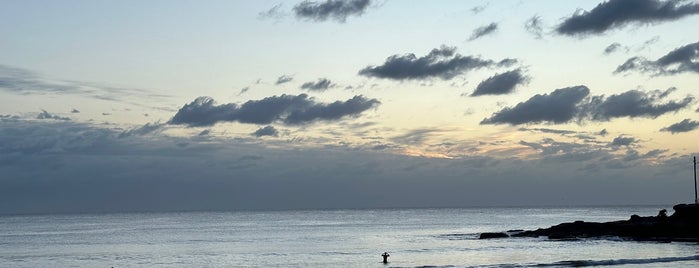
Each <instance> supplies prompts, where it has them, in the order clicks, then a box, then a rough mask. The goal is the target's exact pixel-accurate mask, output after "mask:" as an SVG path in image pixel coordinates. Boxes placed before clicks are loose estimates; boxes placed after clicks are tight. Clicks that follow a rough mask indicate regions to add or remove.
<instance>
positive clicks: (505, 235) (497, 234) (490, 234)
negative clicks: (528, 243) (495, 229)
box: [478, 233, 510, 239]
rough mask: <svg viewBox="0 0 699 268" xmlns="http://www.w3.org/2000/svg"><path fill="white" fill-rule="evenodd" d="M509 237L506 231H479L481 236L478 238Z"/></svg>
mask: <svg viewBox="0 0 699 268" xmlns="http://www.w3.org/2000/svg"><path fill="white" fill-rule="evenodd" d="M507 237H510V236H509V235H508V234H506V233H481V236H480V237H478V239H491V238H507Z"/></svg>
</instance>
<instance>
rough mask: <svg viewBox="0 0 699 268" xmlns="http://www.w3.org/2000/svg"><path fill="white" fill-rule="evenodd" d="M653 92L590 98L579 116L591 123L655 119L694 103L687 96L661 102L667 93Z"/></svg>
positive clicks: (631, 92)
mask: <svg viewBox="0 0 699 268" xmlns="http://www.w3.org/2000/svg"><path fill="white" fill-rule="evenodd" d="M672 90H673V89H672V88H670V89H668V90H666V91H659V90H654V91H650V92H643V91H639V90H629V91H626V92H623V93H621V94H614V95H610V96H609V97H605V96H594V97H591V98H590V100H589V103H587V104H585V112H586V113H587V114H581V116H587V117H589V118H590V119H591V120H593V121H609V120H610V119H612V118H618V117H629V118H634V117H648V118H656V117H658V116H661V115H663V114H666V113H669V112H677V111H679V110H681V109H684V108H686V107H688V106H689V105H690V104H692V103H693V102H694V98H693V97H691V96H687V97H685V98H684V99H682V100H677V101H675V100H672V101H667V102H664V103H663V102H661V101H662V99H664V98H665V97H666V96H667V94H668V92H669V91H672Z"/></svg>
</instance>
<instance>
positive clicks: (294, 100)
mask: <svg viewBox="0 0 699 268" xmlns="http://www.w3.org/2000/svg"><path fill="white" fill-rule="evenodd" d="M380 103H381V102H379V101H378V100H376V99H368V98H366V97H364V96H361V95H358V96H355V97H353V98H351V99H349V100H347V101H344V102H343V101H336V102H333V103H317V102H315V100H314V99H313V98H309V97H308V95H306V94H301V95H298V96H295V95H286V94H285V95H281V96H272V97H267V98H264V99H261V100H250V101H247V102H245V103H243V104H241V105H238V104H235V103H228V104H222V105H216V103H215V102H214V100H213V99H212V98H209V97H199V98H197V99H195V100H194V101H193V102H191V103H189V104H186V105H184V106H183V107H182V108H181V109H180V110H179V111H178V112H177V113H176V114H175V116H173V117H172V119H171V120H170V122H169V123H170V124H185V125H188V126H210V125H214V124H216V123H218V122H240V123H246V124H270V123H272V122H281V123H284V124H289V125H296V124H305V123H310V122H313V121H316V120H326V121H331V120H339V119H341V118H344V117H356V116H359V114H361V113H362V112H364V111H366V110H368V109H371V108H374V107H376V106H378V105H379V104H380Z"/></svg>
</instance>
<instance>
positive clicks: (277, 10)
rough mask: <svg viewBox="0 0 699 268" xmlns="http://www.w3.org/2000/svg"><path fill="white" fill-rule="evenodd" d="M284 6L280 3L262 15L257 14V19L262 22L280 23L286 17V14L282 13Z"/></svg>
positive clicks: (261, 13)
mask: <svg viewBox="0 0 699 268" xmlns="http://www.w3.org/2000/svg"><path fill="white" fill-rule="evenodd" d="M283 6H284V5H283V4H281V3H279V4H276V5H274V6H273V7H272V8H270V9H268V10H265V11H262V12H260V13H257V18H258V19H261V20H267V19H270V20H275V21H280V20H281V19H283V18H284V17H286V13H285V12H284V11H282V10H281V9H282V7H283Z"/></svg>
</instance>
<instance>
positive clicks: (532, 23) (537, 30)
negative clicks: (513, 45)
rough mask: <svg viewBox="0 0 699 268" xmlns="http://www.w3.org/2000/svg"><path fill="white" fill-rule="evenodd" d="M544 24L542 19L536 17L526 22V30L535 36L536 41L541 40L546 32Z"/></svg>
mask: <svg viewBox="0 0 699 268" xmlns="http://www.w3.org/2000/svg"><path fill="white" fill-rule="evenodd" d="M542 24H543V23H542V22H541V17H540V16H538V15H536V16H533V17H531V18H529V19H528V20H527V21H525V22H524V29H526V30H527V32H529V33H531V34H533V35H534V37H536V39H541V38H542V37H543V32H544V27H543V25H542Z"/></svg>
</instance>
